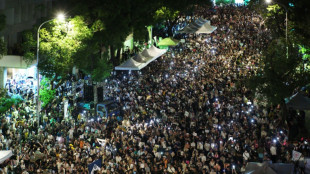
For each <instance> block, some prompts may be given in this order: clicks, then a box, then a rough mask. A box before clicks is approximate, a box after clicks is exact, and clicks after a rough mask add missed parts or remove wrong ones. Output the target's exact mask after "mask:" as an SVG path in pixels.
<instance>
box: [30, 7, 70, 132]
mask: <svg viewBox="0 0 310 174" xmlns="http://www.w3.org/2000/svg"><path fill="white" fill-rule="evenodd" d="M54 19H57V20H59V21H64V20H65V15H64V14H63V13H59V14H58V15H57V17H56V18H53V19H50V20H47V21H45V22H43V23H42V24H41V25H40V26H39V28H38V31H37V110H36V115H37V119H38V120H37V122H38V126H39V124H40V110H41V103H40V99H39V98H40V75H39V52H40V29H41V27H42V26H43V25H44V24H46V23H48V22H51V21H52V20H54Z"/></svg>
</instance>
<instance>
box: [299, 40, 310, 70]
mask: <svg viewBox="0 0 310 174" xmlns="http://www.w3.org/2000/svg"><path fill="white" fill-rule="evenodd" d="M299 53H301V54H302V60H303V61H304V68H305V70H306V71H310V49H309V48H306V47H304V46H301V45H299Z"/></svg>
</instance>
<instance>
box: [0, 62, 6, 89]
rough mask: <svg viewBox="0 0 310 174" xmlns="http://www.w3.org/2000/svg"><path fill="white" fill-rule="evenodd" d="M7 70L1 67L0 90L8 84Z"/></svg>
mask: <svg viewBox="0 0 310 174" xmlns="http://www.w3.org/2000/svg"><path fill="white" fill-rule="evenodd" d="M6 77H7V68H5V67H0V88H4V87H5V84H6Z"/></svg>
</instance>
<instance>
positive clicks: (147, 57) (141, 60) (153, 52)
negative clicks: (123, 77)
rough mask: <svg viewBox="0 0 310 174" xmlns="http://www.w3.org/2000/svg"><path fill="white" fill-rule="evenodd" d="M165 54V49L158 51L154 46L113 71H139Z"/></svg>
mask: <svg viewBox="0 0 310 174" xmlns="http://www.w3.org/2000/svg"><path fill="white" fill-rule="evenodd" d="M166 52H167V50H166V49H158V48H156V47H155V46H151V48H149V49H145V50H143V51H142V52H141V53H139V54H137V55H135V56H133V57H132V58H130V59H128V60H127V61H125V62H124V63H122V64H121V65H119V66H117V67H115V70H141V69H142V68H144V67H145V66H147V65H148V64H149V63H151V62H152V61H154V60H155V59H157V58H158V57H160V56H161V55H163V54H165V53H166Z"/></svg>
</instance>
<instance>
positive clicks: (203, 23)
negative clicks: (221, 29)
mask: <svg viewBox="0 0 310 174" xmlns="http://www.w3.org/2000/svg"><path fill="white" fill-rule="evenodd" d="M216 29H217V27H215V26H212V25H211V24H210V21H208V20H206V19H202V18H199V19H197V20H195V21H194V22H192V23H190V24H188V25H187V26H186V27H184V28H183V29H182V30H180V31H179V33H197V34H200V33H206V34H210V33H212V32H213V31H215V30H216Z"/></svg>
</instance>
